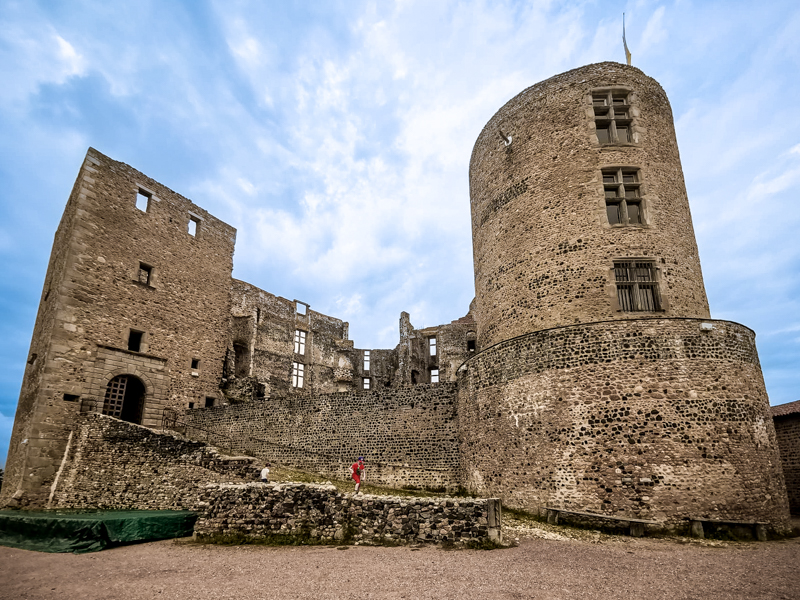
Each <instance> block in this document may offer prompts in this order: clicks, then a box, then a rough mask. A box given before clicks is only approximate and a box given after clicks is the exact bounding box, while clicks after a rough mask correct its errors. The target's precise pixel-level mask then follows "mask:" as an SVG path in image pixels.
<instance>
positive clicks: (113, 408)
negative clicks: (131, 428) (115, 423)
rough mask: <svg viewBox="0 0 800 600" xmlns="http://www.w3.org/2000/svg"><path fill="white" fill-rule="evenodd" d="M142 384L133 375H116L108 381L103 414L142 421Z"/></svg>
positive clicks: (134, 421) (143, 392)
mask: <svg viewBox="0 0 800 600" xmlns="http://www.w3.org/2000/svg"><path fill="white" fill-rule="evenodd" d="M144 395H145V389H144V384H143V383H142V382H141V380H140V379H139V378H138V377H134V376H133V375H117V376H116V377H114V379H112V380H111V381H109V382H108V387H106V397H105V400H104V402H103V414H104V415H108V416H110V417H117V418H118V419H122V420H123V421H128V422H129V423H141V422H142V409H143V408H144Z"/></svg>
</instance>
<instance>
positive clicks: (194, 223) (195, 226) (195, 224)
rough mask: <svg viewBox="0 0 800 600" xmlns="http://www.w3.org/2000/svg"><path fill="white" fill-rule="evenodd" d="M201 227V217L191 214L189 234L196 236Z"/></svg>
mask: <svg viewBox="0 0 800 600" xmlns="http://www.w3.org/2000/svg"><path fill="white" fill-rule="evenodd" d="M199 229H200V219H199V218H197V217H195V216H194V215H189V235H191V236H192V237H196V236H197V232H198V230H199Z"/></svg>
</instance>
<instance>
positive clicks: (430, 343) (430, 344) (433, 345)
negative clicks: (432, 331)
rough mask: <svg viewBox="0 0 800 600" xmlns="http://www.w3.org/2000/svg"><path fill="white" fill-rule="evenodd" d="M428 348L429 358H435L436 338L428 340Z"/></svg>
mask: <svg viewBox="0 0 800 600" xmlns="http://www.w3.org/2000/svg"><path fill="white" fill-rule="evenodd" d="M428 348H430V353H431V356H436V338H435V337H432V338H428Z"/></svg>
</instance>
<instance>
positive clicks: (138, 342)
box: [128, 329, 144, 352]
mask: <svg viewBox="0 0 800 600" xmlns="http://www.w3.org/2000/svg"><path fill="white" fill-rule="evenodd" d="M143 337H144V332H143V331H134V330H133V329H131V330H130V333H128V350H131V351H133V352H141V348H142V338H143Z"/></svg>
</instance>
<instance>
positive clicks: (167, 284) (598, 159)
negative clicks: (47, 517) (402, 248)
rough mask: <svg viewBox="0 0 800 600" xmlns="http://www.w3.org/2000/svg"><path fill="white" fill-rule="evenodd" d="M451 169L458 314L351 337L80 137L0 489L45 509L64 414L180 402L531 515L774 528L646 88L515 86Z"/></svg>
mask: <svg viewBox="0 0 800 600" xmlns="http://www.w3.org/2000/svg"><path fill="white" fill-rule="evenodd" d="M469 178H470V200H471V210H472V236H473V254H474V267H475V301H474V302H473V304H472V306H470V308H469V310H468V312H467V315H466V316H464V317H461V318H458V319H456V320H454V321H452V322H451V323H449V324H445V325H441V326H439V327H432V328H427V329H423V330H416V329H414V328H413V326H412V325H411V322H410V317H409V315H408V314H406V313H403V314H402V315H401V318H400V330H399V343H398V345H397V347H396V348H394V349H389V350H386V349H358V348H354V344H353V342H352V341H351V340H349V339H348V324H347V323H345V322H343V321H341V320H339V319H336V318H334V317H330V316H326V315H323V314H320V313H318V312H315V311H314V310H312V309H311V307H310V306H309V305H308V304H306V303H304V302H302V301H300V300H289V299H286V298H282V297H279V296H275V295H273V294H271V293H269V292H266V291H263V290H260V289H258V288H256V287H255V286H252V285H250V284H248V283H245V282H242V281H238V280H235V279H232V278H231V272H232V258H233V249H234V240H235V231H234V230H233V229H232V228H231V227H230V226H228V225H226V224H225V223H223V222H222V221H220V220H218V219H216V218H215V217H213V216H212V215H210V214H208V213H207V212H206V211H204V210H203V209H201V208H199V207H198V206H196V205H194V204H193V203H192V202H191V201H189V200H187V199H186V198H184V197H182V196H181V195H180V194H177V193H175V192H173V191H171V190H169V189H167V188H166V187H164V186H162V185H160V184H159V183H158V182H156V181H153V180H152V179H150V178H148V177H147V176H146V175H144V174H142V173H140V172H138V171H136V170H135V169H133V168H131V167H129V166H127V165H125V164H122V163H119V162H116V161H114V160H111V159H110V158H108V157H105V156H103V155H102V154H100V153H99V152H97V151H96V150H93V149H90V150H89V152H88V154H87V156H86V159H85V161H84V163H83V165H82V167H81V169H80V172H79V174H78V178H77V181H76V183H75V187H74V189H73V191H72V194H71V196H70V198H69V201H68V203H67V207H66V210H65V213H64V217H63V218H62V221H61V224H60V225H59V228H58V231H57V233H56V237H55V241H54V245H53V253H52V257H51V260H50V264H49V267H48V272H47V278H46V281H45V285H44V290H43V294H42V300H41V304H40V308H39V313H38V316H37V320H36V326H35V330H34V334H33V340H32V343H31V350H30V354H29V357H28V366H27V369H26V372H25V377H24V381H23V384H22V391H21V395H20V401H19V407H18V411H17V416H16V422H15V425H14V432H13V437H12V441H11V448H10V453H9V461H8V468H7V474H6V485H5V486H4V488H3V495H4V496H3V498H5V499H8V498H9V497H11V496H12V495H13V496H14V497H15V498H16V499H17V501H23V500H24V502H27V503H29V504H33V505H35V504H37V503H41V499H42V498H44V497H45V496H46V495H47V494H48V493H49V492H50V487H51V486H52V485H53V482H54V478H55V474H56V472H57V471H58V469H59V465H60V463H61V461H62V456H64V452H65V447H66V444H67V440H68V439H69V436H70V431H71V427H72V423H73V422H74V420H75V418H76V415H77V414H79V413H80V412H81V411H95V412H100V413H103V414H106V415H109V416H112V417H118V418H120V419H123V420H127V421H131V422H135V423H141V424H142V425H144V426H146V427H151V428H160V427H162V426H164V423H165V421H164V415H165V413H172V414H174V413H175V411H178V412H179V413H180V416H179V420H180V421H181V422H183V423H184V424H185V429H184V431H185V433H186V435H187V436H191V435H193V434H192V432H194V431H203V432H205V435H209V432H213V435H215V436H218V439H220V440H223V439H224V440H225V443H226V444H227V445H228V446H227V447H231V448H234V449H236V450H237V451H239V452H242V453H248V454H250V455H253V456H259V457H262V458H264V459H270V460H273V461H276V462H280V463H283V464H287V465H292V466H295V467H299V468H307V469H315V470H318V471H320V472H323V473H329V474H330V475H331V476H343V475H344V473H345V469H346V465H347V464H349V462H350V461H351V460H352V458H353V457H354V456H356V455H358V454H363V455H365V456H367V458H368V461H369V462H370V465H371V467H370V468H371V471H370V474H371V479H372V481H379V482H383V483H387V484H391V485H398V486H406V487H408V486H416V487H429V488H457V487H462V488H466V489H467V490H468V491H469V492H470V493H473V494H476V495H480V496H495V497H499V498H501V499H502V501H503V502H504V503H505V504H507V505H509V506H513V507H518V508H523V509H528V510H539V509H541V508H542V507H544V506H556V507H564V508H566V507H571V508H574V509H576V510H587V511H595V512H603V513H606V514H612V515H613V514H618V515H627V516H639V517H642V518H650V519H656V520H658V521H660V522H663V523H665V524H667V525H675V524H680V523H681V522H682V521H684V520H685V519H687V518H689V517H701V516H702V517H708V518H720V519H732V520H757V521H763V522H767V523H770V525H771V526H772V527H773V528H775V529H778V530H781V529H785V528H786V527H787V525H788V515H789V512H788V503H787V494H786V487H785V483H784V476H783V473H782V471H781V464H780V458H779V456H778V452H777V449H776V434H775V429H774V427H773V422H772V418H771V415H770V407H769V402H768V398H767V394H766V390H765V387H764V382H763V378H762V374H761V368H760V365H759V360H758V355H757V351H756V346H755V335H754V333H753V331H751V330H750V329H748V328H747V327H745V326H742V325H739V324H737V323H732V322H729V321H719V320H713V319H711V317H710V313H709V307H708V301H707V298H706V293H705V287H704V284H703V277H702V272H701V268H700V261H699V257H698V252H697V245H696V242H695V237H694V231H693V227H692V221H691V215H690V211H689V201H688V198H687V195H686V189H685V185H684V180H683V174H682V168H681V163H680V158H679V154H678V147H677V142H676V138H675V131H674V126H673V119H672V112H671V109H670V105H669V102H668V100H667V97H666V95H665V93H664V91H663V90H662V89H661V87H660V86H659V85H658V83H657V82H656V81H654V80H653V79H651V78H649V77H647V76H646V75H644V74H643V73H642V72H641V71H639V70H638V69H636V68H633V67H628V66H625V65H620V64H617V63H601V64H595V65H589V66H586V67H582V68H579V69H575V70H573V71H570V72H567V73H564V74H561V75H558V76H556V77H553V78H551V79H548V80H546V81H544V82H541V83H539V84H536V85H534V86H532V87H530V88H528V89H526V90H524V91H523V92H522V93H520V94H519V95H517V96H516V97H514V98H512V99H511V100H509V101H508V102H507V103H506V104H505V105H504V106H503V107H502V108H501V109H500V110H499V111H498V112H497V114H495V115H494V116H493V117H492V119H491V120H490V121H489V122H488V123H487V125H486V126H485V127H484V129H483V131H482V132H481V134H480V136H479V137H478V140H477V142H476V144H475V147H474V149H473V153H472V158H471V161H470V167H469ZM463 312H464V309H463V307H462V308H461V309H459V308H458V307H454V309H453V313H454V316H457V315H459V314H463ZM353 420H356V422H357V423H358V426H357V427H353V426H352V425H353ZM121 455H124V452H121ZM117 460H118V459H117Z"/></svg>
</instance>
